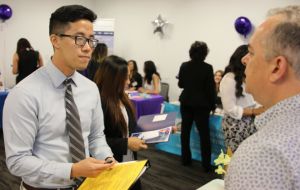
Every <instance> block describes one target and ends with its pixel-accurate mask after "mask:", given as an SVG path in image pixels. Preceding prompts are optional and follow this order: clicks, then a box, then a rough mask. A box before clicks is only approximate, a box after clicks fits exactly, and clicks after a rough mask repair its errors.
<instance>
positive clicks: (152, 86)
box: [139, 61, 161, 94]
mask: <svg viewBox="0 0 300 190" xmlns="http://www.w3.org/2000/svg"><path fill="white" fill-rule="evenodd" d="M144 73H145V76H144V85H143V88H139V92H142V93H147V94H159V93H160V90H161V85H160V81H161V78H160V74H159V73H158V72H157V70H156V66H155V64H154V62H153V61H145V63H144Z"/></svg>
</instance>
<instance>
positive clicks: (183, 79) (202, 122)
mask: <svg viewBox="0 0 300 190" xmlns="http://www.w3.org/2000/svg"><path fill="white" fill-rule="evenodd" d="M208 51H209V50H208V47H207V45H206V43H205V42H199V41H196V42H194V43H193V44H192V45H191V48H190V50H189V54H190V58H191V60H190V61H187V62H184V63H182V65H181V67H180V70H179V76H178V79H179V81H178V86H179V88H183V91H182V93H181V95H180V97H179V101H180V112H181V116H182V124H181V161H182V164H183V165H191V163H192V155H191V150H190V132H191V128H192V124H193V121H195V122H196V126H197V129H198V131H199V135H200V144H201V156H202V166H203V168H204V171H205V172H208V171H209V170H210V169H211V165H210V162H211V143H210V132H209V114H210V112H211V111H213V110H215V106H216V87H215V82H214V73H213V68H212V66H211V65H210V64H208V63H206V62H204V60H205V58H206V56H207V54H208Z"/></svg>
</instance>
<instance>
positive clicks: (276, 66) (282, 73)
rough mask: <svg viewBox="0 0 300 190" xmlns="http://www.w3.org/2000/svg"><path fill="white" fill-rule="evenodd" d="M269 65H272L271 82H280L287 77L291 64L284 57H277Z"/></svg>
mask: <svg viewBox="0 0 300 190" xmlns="http://www.w3.org/2000/svg"><path fill="white" fill-rule="evenodd" d="M269 64H271V74H270V76H269V79H270V81H271V82H273V83H275V82H279V81H281V80H283V79H284V78H285V77H286V75H287V72H288V67H289V64H288V61H287V59H286V58H285V57H284V56H277V57H275V58H274V59H273V60H272V61H271V62H270V63H269Z"/></svg>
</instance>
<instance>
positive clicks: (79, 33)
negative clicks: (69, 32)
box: [75, 32, 95, 38]
mask: <svg viewBox="0 0 300 190" xmlns="http://www.w3.org/2000/svg"><path fill="white" fill-rule="evenodd" d="M75 35H80V36H85V35H84V33H82V32H77V33H75ZM89 37H90V38H91V37H92V38H94V37H95V35H94V34H91V35H90V36H89Z"/></svg>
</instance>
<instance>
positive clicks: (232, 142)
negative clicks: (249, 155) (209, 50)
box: [220, 45, 263, 152]
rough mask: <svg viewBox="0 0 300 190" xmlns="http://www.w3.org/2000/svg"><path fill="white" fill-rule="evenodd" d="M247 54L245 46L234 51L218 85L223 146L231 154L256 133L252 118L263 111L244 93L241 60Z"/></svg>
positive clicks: (243, 75) (243, 68) (243, 67)
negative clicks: (222, 116) (221, 105)
mask: <svg viewBox="0 0 300 190" xmlns="http://www.w3.org/2000/svg"><path fill="white" fill-rule="evenodd" d="M247 53H248V46H247V45H241V46H239V47H238V48H237V49H236V50H235V52H234V53H233V54H232V56H231V57H230V61H229V64H228V66H227V67H226V68H225V73H224V77H223V79H222V81H221V84H220V95H221V100H222V104H223V109H224V118H223V121H222V127H223V131H224V138H225V145H226V146H227V148H230V150H231V151H232V152H234V151H235V150H236V149H237V147H238V146H239V144H240V143H241V142H242V141H243V140H245V139H246V138H247V137H249V136H250V135H252V134H253V133H254V132H256V128H255V126H254V116H255V115H257V114H260V113H261V112H262V111H263V108H255V107H256V102H255V101H254V99H253V97H252V96H251V95H250V94H248V93H246V92H245V84H244V80H245V74H244V70H245V66H244V65H243V63H242V60H241V59H242V57H243V56H245V55H246V54H247Z"/></svg>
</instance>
